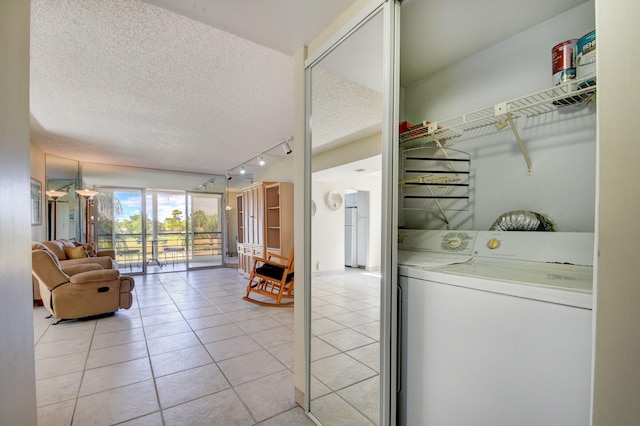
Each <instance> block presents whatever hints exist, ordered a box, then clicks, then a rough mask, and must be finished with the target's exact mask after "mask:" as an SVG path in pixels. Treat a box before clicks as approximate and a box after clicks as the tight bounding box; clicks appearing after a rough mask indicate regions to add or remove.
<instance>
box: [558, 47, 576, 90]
mask: <svg viewBox="0 0 640 426" xmlns="http://www.w3.org/2000/svg"><path fill="white" fill-rule="evenodd" d="M577 42H578V40H577V39H571V40H567V41H563V42H562V43H558V44H556V45H555V46H553V49H551V66H552V70H553V85H554V86H557V85H559V84H562V83H564V82H566V81H568V80H575V78H576V46H577Z"/></svg>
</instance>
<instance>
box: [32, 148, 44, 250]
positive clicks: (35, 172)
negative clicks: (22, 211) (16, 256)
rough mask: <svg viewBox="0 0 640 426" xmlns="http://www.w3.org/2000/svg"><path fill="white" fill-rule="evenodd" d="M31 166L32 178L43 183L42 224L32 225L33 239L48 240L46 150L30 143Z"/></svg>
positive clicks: (41, 201)
mask: <svg viewBox="0 0 640 426" xmlns="http://www.w3.org/2000/svg"><path fill="white" fill-rule="evenodd" d="M29 167H30V169H31V170H30V175H31V177H32V178H34V179H37V180H39V181H40V183H41V184H42V199H41V200H40V205H41V206H42V212H41V214H42V224H41V225H34V226H31V241H46V240H48V238H47V211H48V209H47V203H48V201H47V199H48V197H47V196H46V194H45V193H44V192H45V191H46V190H47V178H46V173H45V170H46V167H45V154H44V151H42V150H41V149H39V148H38V147H36V146H35V145H33V144H30V151H29Z"/></svg>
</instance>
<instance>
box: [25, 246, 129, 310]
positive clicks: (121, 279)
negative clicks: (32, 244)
mask: <svg viewBox="0 0 640 426" xmlns="http://www.w3.org/2000/svg"><path fill="white" fill-rule="evenodd" d="M31 260H32V272H33V275H34V276H35V277H36V278H37V279H38V281H39V284H40V295H41V297H42V301H43V305H44V307H45V308H47V310H48V311H49V312H51V314H52V316H53V317H54V318H56V319H57V320H58V322H59V321H60V320H64V319H79V318H86V317H92V316H97V315H103V314H109V313H114V312H116V311H117V310H118V309H120V308H122V309H129V308H130V307H131V305H132V304H133V296H132V294H131V291H132V290H133V288H134V286H135V283H134V280H133V278H132V277H129V276H126V275H120V271H118V270H117V269H103V268H102V266H101V265H99V264H97V263H93V264H92V263H87V264H83V265H74V266H73V268H72V269H69V268H65V269H64V270H63V269H62V267H61V266H60V262H59V261H58V259H57V257H56V256H55V255H54V254H53V253H52V252H51V251H50V250H46V249H44V250H43V249H39V248H34V249H32V251H31Z"/></svg>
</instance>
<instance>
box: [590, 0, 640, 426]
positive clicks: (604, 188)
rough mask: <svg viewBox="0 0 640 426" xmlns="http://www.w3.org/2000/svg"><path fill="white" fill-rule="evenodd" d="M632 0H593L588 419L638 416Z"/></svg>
mask: <svg viewBox="0 0 640 426" xmlns="http://www.w3.org/2000/svg"><path fill="white" fill-rule="evenodd" d="M638 21H640V2H638V1H637V0H619V1H615V2H611V1H608V0H597V1H596V35H597V42H598V62H597V67H598V103H599V107H598V108H599V109H598V145H599V150H598V151H599V201H598V206H599V207H598V208H599V212H598V232H597V235H598V258H597V262H596V268H595V275H596V296H597V301H596V309H595V312H596V339H595V341H596V344H595V377H594V383H595V392H594V405H593V425H595V426H608V425H638V424H640V404H639V403H638V401H640V380H639V378H640V362H638V360H639V359H640V333H639V332H638V330H640V262H638V249H639V248H640V221H638V211H640V197H638V182H639V181H640V168H639V167H638V165H639V164H640V145H639V144H638V135H639V134H640V120H639V119H638V117H640V104H639V103H638V100H637V94H639V93H640V79H638V58H639V57H640V44H638Z"/></svg>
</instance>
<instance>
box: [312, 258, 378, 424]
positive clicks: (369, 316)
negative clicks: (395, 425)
mask: <svg viewBox="0 0 640 426" xmlns="http://www.w3.org/2000/svg"><path fill="white" fill-rule="evenodd" d="M312 295H313V297H312V308H311V311H312V314H311V335H312V341H311V375H312V380H311V412H312V413H313V414H314V416H316V418H318V420H320V421H321V422H322V423H323V424H325V425H331V424H344V425H372V424H375V425H377V424H379V408H380V378H379V370H380V276H379V275H378V274H374V273H366V272H364V271H362V270H360V269H349V268H347V269H346V270H345V271H344V272H342V271H341V272H338V273H324V274H316V275H314V277H313V287H312Z"/></svg>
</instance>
